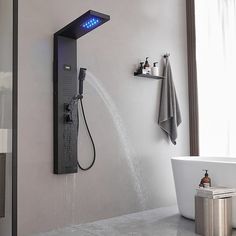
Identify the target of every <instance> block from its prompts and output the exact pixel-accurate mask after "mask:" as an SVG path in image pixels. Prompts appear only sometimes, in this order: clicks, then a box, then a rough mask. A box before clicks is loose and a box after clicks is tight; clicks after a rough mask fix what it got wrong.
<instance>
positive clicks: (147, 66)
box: [144, 57, 151, 74]
mask: <svg viewBox="0 0 236 236" xmlns="http://www.w3.org/2000/svg"><path fill="white" fill-rule="evenodd" d="M144 69H145V71H146V73H147V74H151V67H150V65H149V62H148V57H146V61H145V64H144Z"/></svg>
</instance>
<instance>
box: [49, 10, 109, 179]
mask: <svg viewBox="0 0 236 236" xmlns="http://www.w3.org/2000/svg"><path fill="white" fill-rule="evenodd" d="M109 20H110V16H108V15H105V14H102V13H99V12H95V11H91V10H90V11H88V12H86V13H85V14H84V15H82V16H80V17H79V18H77V19H76V20H74V21H73V22H71V23H70V24H69V25H67V26H65V27H64V28H63V29H61V30H59V31H58V32H57V33H55V34H54V68H53V80H54V100H53V102H54V106H53V107H54V173H55V174H69V173H76V172H78V163H77V158H78V157H77V141H78V140H77V139H78V132H77V125H78V119H77V109H78V108H77V106H75V107H74V108H73V109H70V106H68V105H69V104H70V103H71V102H72V100H73V98H74V97H75V96H77V95H78V91H77V83H78V79H77V41H76V40H77V39H78V38H80V37H82V36H83V35H85V34H87V33H89V32H90V31H92V30H94V29H95V28H97V27H99V26H100V25H102V24H104V23H105V22H107V21H109ZM80 83H82V82H81V80H80ZM80 92H81V91H80Z"/></svg>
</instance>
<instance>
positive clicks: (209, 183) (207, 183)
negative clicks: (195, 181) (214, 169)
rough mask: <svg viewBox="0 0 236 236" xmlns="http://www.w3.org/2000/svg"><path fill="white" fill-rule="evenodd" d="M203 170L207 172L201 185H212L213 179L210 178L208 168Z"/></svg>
mask: <svg viewBox="0 0 236 236" xmlns="http://www.w3.org/2000/svg"><path fill="white" fill-rule="evenodd" d="M203 171H205V172H206V173H205V177H203V178H202V179H201V182H200V184H199V187H203V188H209V187H211V179H210V178H209V176H208V173H207V172H208V170H203Z"/></svg>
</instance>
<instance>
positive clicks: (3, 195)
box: [0, 0, 13, 236]
mask: <svg viewBox="0 0 236 236" xmlns="http://www.w3.org/2000/svg"><path fill="white" fill-rule="evenodd" d="M12 42H13V0H0V235H4V236H11V235H12V81H13V79H12V64H13V62H12V61H13V58H12V53H13V52H12V51H13V49H12V45H13V43H12Z"/></svg>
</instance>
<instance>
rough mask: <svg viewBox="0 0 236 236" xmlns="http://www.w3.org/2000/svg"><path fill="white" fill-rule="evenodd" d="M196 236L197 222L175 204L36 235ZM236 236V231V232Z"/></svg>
mask: <svg viewBox="0 0 236 236" xmlns="http://www.w3.org/2000/svg"><path fill="white" fill-rule="evenodd" d="M126 235H127V236H196V235H197V234H195V233H194V222H193V221H191V220H187V219H185V218H183V217H181V216H180V215H179V214H178V209H177V207H176V206H173V207H165V208H159V209H154V210H148V211H143V212H138V213H134V214H129V215H124V216H120V217H115V218H110V219H106V220H100V221H96V222H93V223H88V224H81V225H77V226H71V227H67V228H64V229H61V230H57V231H52V232H49V233H44V234H38V235H37V236H126ZM233 235H234V236H236V231H235V232H234V233H233Z"/></svg>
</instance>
